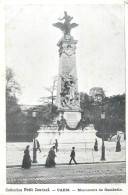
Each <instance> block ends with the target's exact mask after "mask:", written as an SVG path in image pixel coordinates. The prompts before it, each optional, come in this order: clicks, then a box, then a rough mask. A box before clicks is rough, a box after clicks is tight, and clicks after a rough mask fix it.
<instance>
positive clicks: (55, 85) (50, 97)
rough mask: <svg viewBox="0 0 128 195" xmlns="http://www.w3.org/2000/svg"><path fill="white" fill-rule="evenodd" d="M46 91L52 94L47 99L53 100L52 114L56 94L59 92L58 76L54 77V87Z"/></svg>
mask: <svg viewBox="0 0 128 195" xmlns="http://www.w3.org/2000/svg"><path fill="white" fill-rule="evenodd" d="M45 89H46V90H47V91H49V92H50V96H49V97H47V99H49V100H51V112H53V104H54V100H55V98H56V96H55V94H54V93H55V92H56V90H57V76H55V77H53V83H52V85H51V86H50V87H45Z"/></svg>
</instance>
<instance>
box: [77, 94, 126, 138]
mask: <svg viewBox="0 0 128 195" xmlns="http://www.w3.org/2000/svg"><path fill="white" fill-rule="evenodd" d="M80 97H81V98H80V106H81V109H82V116H83V118H85V119H86V118H89V119H90V121H91V122H92V123H93V124H94V126H95V129H96V130H98V133H97V135H98V136H99V137H103V134H104V138H105V139H107V138H108V137H109V136H110V135H115V134H116V133H117V131H123V132H125V94H123V95H115V96H112V97H106V98H105V99H104V101H103V102H102V103H98V102H97V103H95V102H93V101H92V100H91V99H90V98H89V96H88V95H87V94H86V93H81V96H80ZM102 111H105V115H106V117H105V120H104V119H101V113H102Z"/></svg>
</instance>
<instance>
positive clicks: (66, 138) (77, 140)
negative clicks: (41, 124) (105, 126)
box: [38, 125, 100, 149]
mask: <svg viewBox="0 0 128 195" xmlns="http://www.w3.org/2000/svg"><path fill="white" fill-rule="evenodd" d="M96 132H97V131H96V130H95V129H94V127H93V125H90V126H88V127H86V128H85V130H84V131H82V130H74V131H72V130H67V129H65V130H64V131H58V130H44V129H41V130H39V135H38V140H39V142H40V144H41V145H45V147H48V148H49V147H50V146H52V145H54V143H55V139H57V140H58V143H59V148H63V147H64V148H71V147H72V146H75V147H76V148H85V147H86V148H91V149H92V148H93V147H94V143H95V138H97V137H96ZM97 139H98V141H99V140H100V139H99V138H97Z"/></svg>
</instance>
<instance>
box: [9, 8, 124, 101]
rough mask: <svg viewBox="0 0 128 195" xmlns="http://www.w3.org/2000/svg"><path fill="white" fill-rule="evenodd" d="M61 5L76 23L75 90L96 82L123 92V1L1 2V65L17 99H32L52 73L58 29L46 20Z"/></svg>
mask: <svg viewBox="0 0 128 195" xmlns="http://www.w3.org/2000/svg"><path fill="white" fill-rule="evenodd" d="M64 11H67V12H68V15H70V16H73V20H72V22H75V23H77V24H79V26H78V27H76V28H74V29H73V30H72V31H71V35H72V36H73V37H74V39H75V40H78V43H77V45H76V46H77V49H76V66H77V76H78V87H79V92H86V93H89V91H90V89H91V88H92V87H102V88H103V89H104V91H105V94H106V96H112V95H117V94H123V93H124V92H125V41H124V40H125V39H124V5H120V4H108V5H105V4H99V5H98V4H97V5H96V4H93V5H91V4H88V5H78V4H77V5H75V4H74V5H68V4H66V5H46V4H45V5H42V4H38V5H31V4H28V5H22V4H21V5H16V4H13V5H9V4H8V5H7V7H6V66H8V67H11V68H12V69H13V70H14V72H15V75H16V80H17V81H18V82H19V84H20V85H21V90H22V93H21V94H20V96H18V98H19V103H20V104H38V103H40V102H39V99H40V98H41V97H44V96H49V95H50V94H49V92H48V91H46V89H45V87H49V86H51V84H52V78H53V76H56V75H58V70H59V54H58V49H59V48H58V47H57V43H58V41H59V40H60V39H61V38H62V36H63V34H62V32H61V31H60V29H57V28H55V27H53V26H52V24H53V23H56V22H58V20H57V19H58V18H59V17H63V15H64Z"/></svg>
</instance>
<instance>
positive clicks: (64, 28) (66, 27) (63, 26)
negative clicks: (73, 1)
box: [53, 11, 78, 36]
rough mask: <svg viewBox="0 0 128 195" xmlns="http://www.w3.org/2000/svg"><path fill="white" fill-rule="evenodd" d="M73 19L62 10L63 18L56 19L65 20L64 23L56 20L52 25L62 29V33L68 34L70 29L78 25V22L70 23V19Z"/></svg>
mask: <svg viewBox="0 0 128 195" xmlns="http://www.w3.org/2000/svg"><path fill="white" fill-rule="evenodd" d="M72 19H73V17H71V16H69V15H67V12H66V11H65V12H64V17H63V18H58V20H65V22H64V23H61V22H57V23H55V24H53V26H55V27H57V28H60V30H62V31H63V33H64V35H65V36H66V35H70V32H71V29H72V28H75V27H77V26H78V24H76V23H72V24H70V22H71V20H72Z"/></svg>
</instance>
